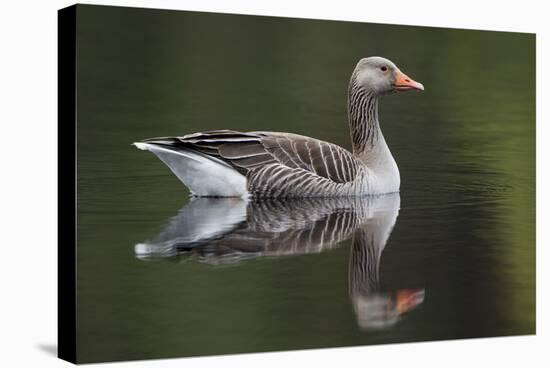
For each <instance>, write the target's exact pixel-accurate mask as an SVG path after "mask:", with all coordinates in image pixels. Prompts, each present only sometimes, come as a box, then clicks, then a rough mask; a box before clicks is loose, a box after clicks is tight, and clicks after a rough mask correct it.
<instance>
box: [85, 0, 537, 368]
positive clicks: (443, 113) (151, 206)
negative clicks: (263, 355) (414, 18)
mask: <svg viewBox="0 0 550 368" xmlns="http://www.w3.org/2000/svg"><path fill="white" fill-rule="evenodd" d="M78 24H79V27H80V28H79V32H78V40H79V51H78V91H77V93H78V116H77V124H78V133H77V134H78V181H77V188H78V252H77V263H78V276H77V283H78V284H77V290H78V293H77V299H78V300H77V301H78V322H77V326H78V329H77V330H78V332H77V334H78V336H77V338H78V360H79V362H96V361H106V360H126V359H146V358H160V357H178V356H190V355H206V354H222V353H240V352H254V351H274V350H285V349H306V348H321V347H336V346H352V345H365V344H381V343H396V342H409V341H426V340H440V339H457V338H471V337H487V336H499V335H519V334H531V333H534V332H535V71H534V70H535V57H534V56H535V53H534V48H535V38H534V36H533V35H526V34H512V33H497V32H478V31H465V30H449V29H437V28H421V27H402V26H390V25H375V24H360V23H343V22H323V21H313V20H292V19H284V18H265V17H243V16H229V15H216V14H204V13H202V14H201V13H185V12H168V11H151V10H149V11H146V10H136V9H122V8H114V7H92V6H83V7H80V8H79V13H78ZM370 55H381V56H385V57H388V58H389V59H391V60H393V61H394V62H396V63H397V64H398V66H400V68H401V69H402V70H403V71H404V72H405V73H407V74H408V75H410V76H411V77H412V78H414V79H415V80H418V81H420V82H422V83H423V84H424V86H425V87H426V90H425V91H424V92H423V93H406V94H405V93H404V94H399V95H392V96H388V97H386V98H384V99H383V100H382V101H381V111H380V120H381V127H382V130H383V132H384V135H385V138H386V141H387V142H388V145H389V146H390V149H391V150H392V153H393V155H394V157H395V159H396V161H397V164H398V166H399V169H400V172H401V182H402V184H401V192H400V193H399V194H393V195H386V196H378V197H365V198H348V199H325V200H321V199H316V200H313V199H312V200H306V199H303V200H265V201H258V200H255V201H245V200H239V199H200V198H198V199H191V198H190V197H189V192H188V191H187V189H186V188H185V187H184V186H183V185H182V184H181V183H180V182H179V181H178V180H177V178H175V177H174V176H173V175H172V174H171V173H170V171H169V170H168V169H167V168H166V167H165V166H164V165H163V164H162V163H161V162H160V161H159V160H158V159H157V158H155V157H154V156H153V155H151V154H149V153H146V152H142V151H138V150H136V149H135V148H134V147H132V146H131V145H130V144H131V143H132V142H134V141H136V140H140V139H142V138H148V137H154V136H167V135H168V136H169V135H183V134H186V133H190V132H194V131H200V130H209V129H223V128H227V129H235V130H243V131H246V130H276V131H288V132H293V133H298V134H304V135H309V136H313V137H316V138H320V139H323V140H326V141H331V142H334V143H336V144H339V145H341V146H343V147H346V148H349V147H350V142H349V132H348V127H347V121H346V106H345V99H346V95H345V93H346V89H347V83H348V80H349V76H350V74H351V71H352V70H353V68H354V66H355V63H356V62H357V60H358V59H359V58H361V57H364V56H370Z"/></svg>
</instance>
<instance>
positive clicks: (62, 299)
mask: <svg viewBox="0 0 550 368" xmlns="http://www.w3.org/2000/svg"><path fill="white" fill-rule="evenodd" d="M57 42H58V45H57V47H58V50H57V54H58V102H57V104H58V105H57V108H58V126H57V137H58V143H57V144H58V146H57V155H58V156H57V164H58V171H57V179H58V184H57V194H58V218H57V220H58V225H57V234H58V243H57V252H58V259H57V260H58V268H57V269H58V271H57V272H58V275H57V276H58V299H57V302H58V303H57V304H58V306H57V310H58V322H57V323H58V325H57V343H58V357H59V358H61V359H64V360H67V361H69V362H71V363H76V259H75V256H76V184H75V183H76V181H75V178H76V5H73V6H70V7H68V8H64V9H61V10H59V11H58V36H57Z"/></svg>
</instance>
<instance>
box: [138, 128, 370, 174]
mask: <svg viewBox="0 0 550 368" xmlns="http://www.w3.org/2000/svg"><path fill="white" fill-rule="evenodd" d="M144 142H148V143H154V144H158V145H162V146H165V147H168V148H170V149H173V150H193V151H196V152H198V153H201V154H203V155H205V156H207V157H212V158H213V159H219V160H222V161H224V162H226V163H227V164H229V165H230V166H232V167H233V168H234V169H235V170H237V171H239V172H241V173H242V174H244V175H246V174H247V173H248V172H249V171H251V170H254V169H257V168H259V167H264V166H268V165H273V164H275V165H281V166H283V167H287V168H290V169H301V170H305V171H307V172H310V173H313V174H316V175H318V176H320V177H323V178H326V179H330V180H331V181H333V182H335V183H346V182H349V181H353V180H354V179H355V177H356V175H357V172H358V168H359V165H358V162H357V159H356V158H355V157H354V156H353V155H352V154H351V152H349V151H347V150H345V149H344V148H342V147H339V146H337V145H335V144H332V143H328V142H324V141H320V140H317V139H313V138H309V137H306V136H300V135H295V134H286V133H275V132H249V133H243V132H238V131H234V130H211V131H205V132H198V133H192V134H187V135H185V136H183V137H162V138H151V139H147V140H145V141H144Z"/></svg>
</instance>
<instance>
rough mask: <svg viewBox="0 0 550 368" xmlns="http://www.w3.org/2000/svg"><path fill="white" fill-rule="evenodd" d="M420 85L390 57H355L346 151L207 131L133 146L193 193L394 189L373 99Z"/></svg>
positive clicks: (282, 137)
mask: <svg viewBox="0 0 550 368" xmlns="http://www.w3.org/2000/svg"><path fill="white" fill-rule="evenodd" d="M411 89H423V86H422V85H421V84H420V83H417V82H414V81H412V80H411V79H410V78H409V77H407V76H406V75H405V74H403V73H402V72H401V71H400V70H399V69H398V68H397V67H396V66H395V65H394V64H393V63H392V62H391V61H389V60H387V59H384V58H380V57H371V58H366V59H361V60H360V61H359V63H358V64H357V66H356V68H355V70H354V71H353V74H352V77H351V81H350V85H349V90H348V118H349V123H350V129H351V138H352V145H353V151H352V152H350V151H348V150H346V149H344V148H342V147H340V146H338V145H335V144H332V143H329V142H324V141H321V140H318V139H314V138H310V137H307V136H302V135H297V134H292V133H280V132H265V131H257V132H239V131H233V130H213V131H206V132H199V133H193V134H188V135H184V136H182V137H163V138H151V139H145V140H143V141H141V142H136V143H134V145H135V146H136V147H137V148H139V149H142V150H148V151H151V152H152V153H154V154H155V155H156V156H157V157H158V158H159V159H161V160H162V161H163V162H164V163H165V164H166V165H167V166H168V167H169V168H170V169H171V170H172V172H173V173H174V174H175V175H176V176H177V177H178V178H179V179H180V180H181V181H182V182H183V183H184V184H185V185H186V186H187V187H188V188H189V189H190V191H191V193H192V194H193V195H196V196H215V197H243V196H255V197H335V196H358V195H371V194H383V193H392V192H397V191H399V185H400V177H399V170H398V168H397V164H396V162H395V160H394V158H393V156H392V154H391V152H390V150H389V148H388V146H387V144H386V141H385V139H384V136H383V135H382V131H381V130H380V125H379V122H378V99H379V97H380V96H382V95H384V94H387V93H390V92H395V91H404V90H411Z"/></svg>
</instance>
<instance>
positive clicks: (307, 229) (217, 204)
mask: <svg viewBox="0 0 550 368" xmlns="http://www.w3.org/2000/svg"><path fill="white" fill-rule="evenodd" d="M399 207H400V196H399V193H392V194H387V195H381V196H365V197H358V196H349V197H331V198H259V199H256V198H252V199H251V200H249V199H248V198H245V199H243V198H192V200H191V201H190V203H188V204H187V205H186V206H185V207H183V208H182V209H181V210H180V211H179V213H178V215H177V216H175V217H173V218H172V219H171V220H170V221H169V222H168V224H167V225H166V226H165V228H164V229H163V230H162V231H161V232H160V233H159V234H158V235H157V236H155V237H154V238H153V239H151V240H146V241H144V242H141V243H138V244H136V245H135V246H134V252H135V256H136V258H138V259H139V260H142V261H148V260H159V259H169V260H181V261H190V260H196V261H199V262H202V263H206V264H209V265H212V266H220V265H228V264H231V265H238V264H245V261H246V260H250V259H257V258H260V257H269V258H283V257H290V256H296V255H306V254H315V253H321V252H326V251H331V250H333V249H336V248H338V247H339V246H341V245H342V244H343V242H344V241H345V240H347V239H351V246H350V254H349V262H348V294H349V298H350V301H351V306H352V307H353V311H354V313H355V315H356V318H357V325H358V326H359V328H361V329H363V330H370V329H384V328H389V327H391V326H393V325H395V324H396V323H398V322H399V321H400V320H401V319H402V318H403V317H404V316H405V315H406V314H408V312H410V311H412V310H414V309H416V307H418V306H419V305H421V304H422V302H423V301H424V289H423V288H414V289H397V290H389V291H388V290H383V289H382V287H381V286H380V276H379V275H380V260H381V257H382V253H383V251H384V248H385V247H386V243H387V241H388V239H389V237H390V235H391V233H392V230H393V228H394V226H395V223H396V220H397V217H398V213H399Z"/></svg>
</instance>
